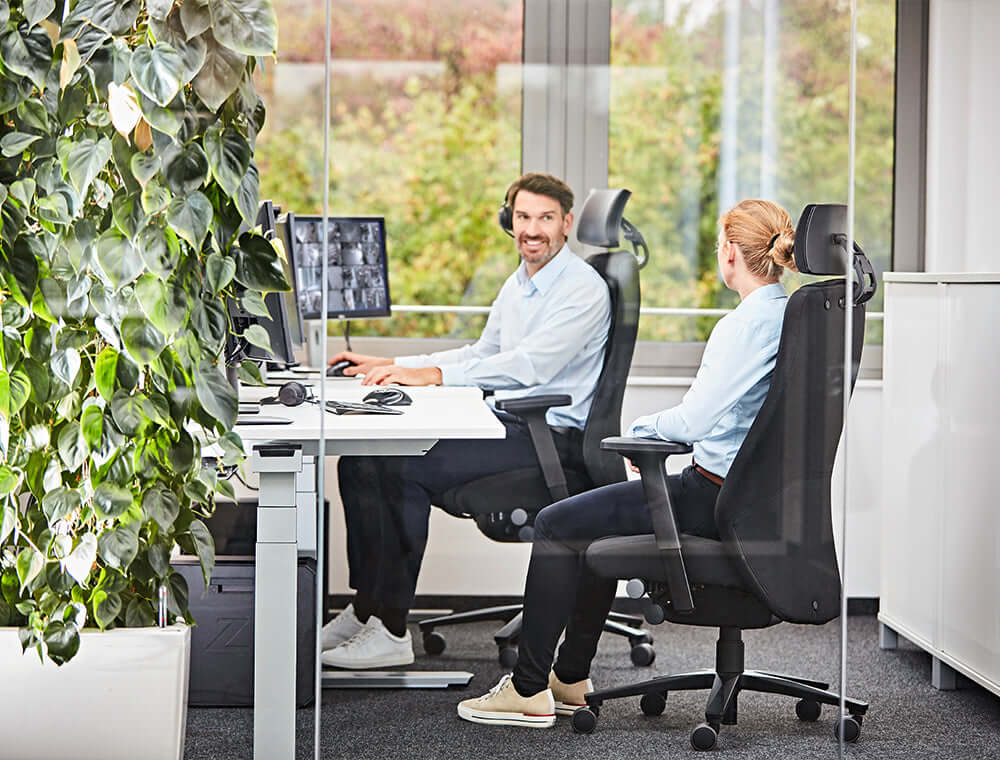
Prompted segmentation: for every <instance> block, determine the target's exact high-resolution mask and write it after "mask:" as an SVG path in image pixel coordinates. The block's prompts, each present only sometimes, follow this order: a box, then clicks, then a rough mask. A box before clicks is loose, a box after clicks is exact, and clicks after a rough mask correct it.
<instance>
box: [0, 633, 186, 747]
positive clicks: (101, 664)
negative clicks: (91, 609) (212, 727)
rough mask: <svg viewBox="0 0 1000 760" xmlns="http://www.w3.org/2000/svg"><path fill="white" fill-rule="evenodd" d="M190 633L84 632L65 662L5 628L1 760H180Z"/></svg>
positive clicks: (0, 673) (0, 648)
mask: <svg viewBox="0 0 1000 760" xmlns="http://www.w3.org/2000/svg"><path fill="white" fill-rule="evenodd" d="M190 660H191V630H190V628H189V627H188V626H186V625H174V626H170V627H168V628H163V629H160V628H119V629H115V630H112V631H106V632H103V633H102V632H100V631H97V630H92V631H91V630H85V631H84V632H83V633H81V634H80V651H79V652H78V653H77V655H76V656H75V657H74V658H73V659H72V660H70V661H69V662H68V663H66V664H65V665H63V666H62V667H58V666H56V665H55V664H54V663H53V662H52V661H51V660H48V659H46V660H45V662H44V663H41V662H39V660H38V654H37V652H35V651H34V650H29V651H28V652H25V653H24V654H23V655H22V654H21V644H20V642H19V641H18V638H17V629H16V628H0V705H2V709H0V736H2V737H3V738H2V740H0V760H67V758H73V760H135V758H143V759H144V760H180V758H181V757H183V754H184V730H185V726H186V720H187V700H188V666H189V663H190Z"/></svg>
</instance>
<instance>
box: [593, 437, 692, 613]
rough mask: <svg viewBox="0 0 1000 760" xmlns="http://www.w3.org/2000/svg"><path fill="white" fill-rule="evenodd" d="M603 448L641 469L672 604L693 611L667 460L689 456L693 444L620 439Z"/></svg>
mask: <svg viewBox="0 0 1000 760" xmlns="http://www.w3.org/2000/svg"><path fill="white" fill-rule="evenodd" d="M601 448H602V449H605V450H610V451H617V452H618V453H619V454H621V455H622V456H627V457H628V458H629V459H631V460H632V463H633V464H635V466H636V467H638V468H639V475H640V477H641V478H642V489H643V492H644V493H645V495H646V504H647V505H648V506H649V516H650V517H651V518H652V521H653V533H654V534H655V535H656V548H657V550H658V551H659V553H660V558H661V559H662V560H663V567H664V569H665V570H666V576H667V586H669V588H670V599H671V604H672V605H673V608H674V610H676V611H677V612H692V611H693V610H694V599H693V597H692V596H691V584H690V583H689V582H688V577H687V569H686V568H685V567H684V557H683V556H682V555H681V539H680V531H678V530H677V517H676V515H675V514H674V507H673V505H672V504H671V503H670V491H669V490H668V489H667V457H668V456H670V455H671V454H688V453H690V452H691V451H692V450H693V447H692V446H691V444H689V443H678V442H677V441H663V440H659V439H653V438H627V437H617V438H605V439H604V440H602V441H601Z"/></svg>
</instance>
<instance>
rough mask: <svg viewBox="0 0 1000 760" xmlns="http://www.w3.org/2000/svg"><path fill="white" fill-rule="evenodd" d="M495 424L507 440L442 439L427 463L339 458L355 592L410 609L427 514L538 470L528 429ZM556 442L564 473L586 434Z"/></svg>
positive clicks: (421, 459)
mask: <svg viewBox="0 0 1000 760" xmlns="http://www.w3.org/2000/svg"><path fill="white" fill-rule="evenodd" d="M497 417H498V418H499V419H500V422H501V423H502V424H503V426H504V427H505V428H506V430H507V437H506V438H503V439H479V440H443V441H439V442H438V443H437V444H435V445H434V447H433V448H432V449H431V450H430V451H428V452H427V453H426V454H425V455H423V456H400V457H341V459H340V462H339V464H338V468H337V474H338V478H339V481H340V497H341V500H342V501H343V504H344V516H345V519H346V523H347V561H348V564H349V566H350V579H349V582H350V586H351V588H353V589H354V590H355V591H357V592H358V593H359V594H361V595H364V596H365V597H367V598H369V599H372V600H375V601H377V602H380V603H381V604H383V605H386V606H388V607H394V608H399V609H409V608H410V607H411V606H412V604H413V597H414V594H415V593H416V587H417V576H418V575H419V573H420V563H421V561H422V560H423V556H424V548H425V547H426V545H427V528H428V520H429V519H430V508H431V505H432V504H434V503H440V501H439V499H436V498H435V497H439V496H440V495H441V494H444V493H445V492H446V491H448V490H449V489H451V488H454V487H456V486H460V485H462V484H463V483H468V482H470V481H472V480H477V479H479V478H482V477H486V476H488V475H495V474H497V473H501V472H509V471H511V470H519V469H523V468H525V467H537V466H538V458H537V456H536V454H535V449H534V447H533V446H532V445H531V438H530V436H529V434H528V428H527V426H526V425H525V424H524V423H522V422H521V421H520V420H518V419H517V418H516V417H513V416H511V415H509V414H505V413H503V412H498V413H497ZM553 438H554V439H555V442H556V448H557V450H558V452H559V458H560V460H561V461H562V462H563V463H564V466H565V465H566V464H573V463H578V462H579V461H580V460H581V459H582V449H581V442H582V433H580V432H579V431H576V430H574V431H572V432H571V433H570V434H569V435H567V434H564V433H560V432H555V431H553ZM577 466H578V467H579V466H581V465H579V464H577ZM513 506H516V505H514V504H512V507H513Z"/></svg>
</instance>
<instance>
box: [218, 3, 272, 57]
mask: <svg viewBox="0 0 1000 760" xmlns="http://www.w3.org/2000/svg"><path fill="white" fill-rule="evenodd" d="M208 8H209V11H211V14H212V32H213V33H214V34H215V38H216V39H217V40H218V41H219V42H221V43H222V44H223V45H225V46H226V47H228V48H230V49H231V50H236V51H237V52H240V53H243V54H244V55H274V54H275V53H276V52H277V50H278V18H277V16H276V15H275V13H274V6H273V5H272V4H271V0H208Z"/></svg>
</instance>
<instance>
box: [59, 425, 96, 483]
mask: <svg viewBox="0 0 1000 760" xmlns="http://www.w3.org/2000/svg"><path fill="white" fill-rule="evenodd" d="M58 446H59V456H60V457H61V458H62V460H63V463H64V464H65V465H66V469H67V470H69V471H70V472H75V471H76V470H78V469H79V468H80V465H82V464H83V463H84V462H86V461H87V457H88V456H89V455H90V447H89V446H88V445H87V440H86V438H84V436H83V431H82V430H81V429H80V423H78V422H75V421H70V422H69V423H68V424H67V425H66V427H64V428H63V430H62V432H61V433H59V442H58Z"/></svg>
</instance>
